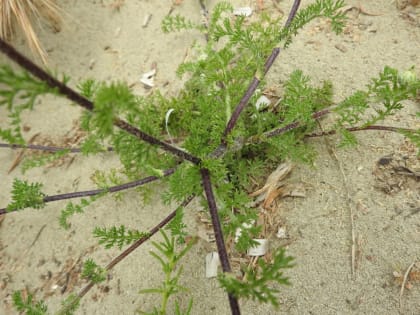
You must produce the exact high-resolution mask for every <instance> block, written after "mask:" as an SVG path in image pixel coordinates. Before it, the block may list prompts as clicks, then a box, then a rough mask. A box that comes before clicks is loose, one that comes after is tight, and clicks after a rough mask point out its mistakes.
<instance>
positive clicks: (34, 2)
mask: <svg viewBox="0 0 420 315" xmlns="http://www.w3.org/2000/svg"><path fill="white" fill-rule="evenodd" d="M41 20H45V21H48V22H49V23H50V24H51V25H52V26H53V28H54V29H55V30H57V31H58V30H59V25H60V22H61V18H60V9H59V7H58V6H57V5H56V3H55V1H54V0H0V37H1V38H3V39H5V40H10V39H11V38H12V37H13V35H14V34H15V31H16V27H18V28H19V29H20V30H22V31H23V33H24V35H25V37H26V39H27V40H28V44H29V47H30V48H31V50H32V52H33V53H35V54H38V55H39V57H40V58H41V60H42V62H43V63H44V64H46V63H47V53H46V51H45V50H44V48H43V47H42V45H41V43H40V41H39V38H38V36H37V34H36V32H35V30H34V27H33V24H34V23H38V24H40V22H41Z"/></svg>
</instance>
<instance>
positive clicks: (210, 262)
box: [206, 252, 220, 278]
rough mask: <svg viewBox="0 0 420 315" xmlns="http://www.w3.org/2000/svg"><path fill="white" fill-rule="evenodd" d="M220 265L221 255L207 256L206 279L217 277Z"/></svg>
mask: <svg viewBox="0 0 420 315" xmlns="http://www.w3.org/2000/svg"><path fill="white" fill-rule="evenodd" d="M219 265H220V259H219V254H218V253H217V252H211V253H208V254H207V255H206V278H214V277H216V276H217V267H218V266H219Z"/></svg>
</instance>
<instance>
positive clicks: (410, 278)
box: [392, 262, 420, 290]
mask: <svg viewBox="0 0 420 315" xmlns="http://www.w3.org/2000/svg"><path fill="white" fill-rule="evenodd" d="M392 275H393V277H394V281H395V283H396V284H397V285H398V286H401V285H402V284H404V288H405V289H407V290H410V289H412V288H413V287H414V285H418V284H420V262H417V263H414V264H413V266H412V268H410V270H409V272H408V273H407V277H405V273H404V272H403V271H394V272H393V273H392ZM404 278H406V279H404Z"/></svg>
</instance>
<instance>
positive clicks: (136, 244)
mask: <svg viewBox="0 0 420 315" xmlns="http://www.w3.org/2000/svg"><path fill="white" fill-rule="evenodd" d="M193 199H194V195H191V196H189V197H188V198H187V199H185V200H184V201H183V202H182V203H181V205H180V206H179V207H178V208H177V209H176V210H174V211H172V212H171V213H170V214H169V215H168V216H167V217H166V218H165V219H163V220H162V221H161V222H160V223H159V224H158V225H156V226H155V227H154V228H152V229H151V230H150V231H149V233H148V234H147V236H144V237H142V238H140V239H138V240H137V241H135V242H134V243H133V244H132V245H130V247H128V248H127V249H126V250H124V251H123V252H122V253H121V254H120V255H118V256H117V257H115V258H114V259H113V260H112V261H111V262H110V263H109V264H108V265H107V266H106V267H105V270H107V271H108V270H111V269H112V268H114V267H115V265H117V264H118V263H119V262H120V261H121V260H123V259H124V258H125V257H127V256H128V255H129V254H130V253H132V252H133V251H134V250H135V249H137V248H138V247H139V246H140V245H141V244H143V243H144V242H146V241H147V240H148V239H150V238H151V237H152V236H153V235H154V234H156V233H157V232H158V231H159V230H160V229H162V228H163V227H164V226H165V225H166V224H168V223H169V222H170V221H171V220H172V219H173V218H174V217H175V215H176V212H177V211H178V209H179V208H183V207H186V206H187V205H188V204H189V203H190V202H191V200H193ZM94 285H95V283H94V282H90V283H89V284H88V285H86V286H85V287H84V288H83V289H82V290H81V291H80V292H79V294H78V295H77V297H78V298H79V299H81V298H82V297H83V296H85V295H86V293H88V292H89V290H90V289H91V288H92V287H93V286H94Z"/></svg>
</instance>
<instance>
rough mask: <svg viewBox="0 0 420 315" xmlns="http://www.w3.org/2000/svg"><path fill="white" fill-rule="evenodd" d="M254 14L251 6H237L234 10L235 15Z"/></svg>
mask: <svg viewBox="0 0 420 315" xmlns="http://www.w3.org/2000/svg"><path fill="white" fill-rule="evenodd" d="M251 14H252V8H251V7H242V8H236V9H235V10H233V15H242V16H246V17H248V16H251Z"/></svg>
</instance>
